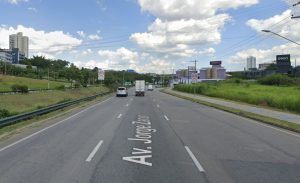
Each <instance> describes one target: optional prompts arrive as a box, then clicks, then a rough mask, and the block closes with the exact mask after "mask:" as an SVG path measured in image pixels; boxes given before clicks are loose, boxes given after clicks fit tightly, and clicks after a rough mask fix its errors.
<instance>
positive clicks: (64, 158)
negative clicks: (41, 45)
mask: <svg viewBox="0 0 300 183" xmlns="http://www.w3.org/2000/svg"><path fill="white" fill-rule="evenodd" d="M129 94H131V95H130V96H129V97H125V98H116V97H113V98H111V99H109V100H107V101H104V102H101V103H99V104H97V105H95V106H92V107H90V108H88V109H86V110H83V111H81V112H79V113H77V114H75V115H74V116H71V117H68V118H66V119H64V120H62V121H59V122H57V123H54V124H53V125H51V126H48V127H46V128H44V129H41V130H40V131H37V132H35V133H33V134H31V135H29V136H26V137H24V138H21V139H19V140H17V141H15V142H14V143H12V144H10V145H9V146H3V147H0V162H1V163H0V182H1V183H23V182H24V183H28V182H30V183H38V182H41V183H48V182H49V183H50V182H51V183H64V182H66V183H69V182H79V183H85V182H87V183H88V182H101V183H119V182H120V183H121V182H122V183H134V182H137V183H140V182H143V183H148V182H149V183H150V182H151V183H158V182H159V183H160V182H162V183H165V182H166V183H169V182H170V183H176V182H178V183H194V182H197V183H207V182H210V183H215V182H219V183H227V182H228V183H234V182H237V183H239V182H241V183H248V182H249V183H254V182H255V183H269V182H270V183H282V182H286V183H294V182H295V183H296V182H297V183H299V182H300V173H299V172H300V136H299V134H295V133H293V132H288V131H285V130H281V129H278V128H275V127H271V126H268V125H264V124H261V123H258V122H255V121H252V120H249V119H245V118H241V117H239V116H235V115H232V114H229V113H225V112H222V111H218V110H215V109H213V108H209V107H206V106H202V105H199V104H195V103H192V102H189V101H186V100H183V99H179V98H176V97H173V96H169V95H167V94H163V93H160V92H158V91H151V92H147V93H146V96H145V97H135V96H133V95H132V94H133V92H132V91H131V92H130V93H129Z"/></svg>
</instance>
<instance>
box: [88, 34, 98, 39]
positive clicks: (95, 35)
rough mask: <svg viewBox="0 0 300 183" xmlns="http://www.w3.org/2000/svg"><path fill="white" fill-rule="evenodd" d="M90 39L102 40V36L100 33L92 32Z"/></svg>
mask: <svg viewBox="0 0 300 183" xmlns="http://www.w3.org/2000/svg"><path fill="white" fill-rule="evenodd" d="M89 39H90V40H100V39H101V37H100V36H99V35H98V34H91V35H89Z"/></svg>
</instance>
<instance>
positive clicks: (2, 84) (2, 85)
mask: <svg viewBox="0 0 300 183" xmlns="http://www.w3.org/2000/svg"><path fill="white" fill-rule="evenodd" d="M16 84H18V85H26V86H28V88H29V89H31V90H42V89H48V80H43V79H31V78H25V77H16V76H7V75H0V92H10V91H12V89H11V86H13V85H16ZM49 84H50V85H49V86H50V89H55V88H57V87H60V86H68V87H69V86H70V83H67V82H59V81H49Z"/></svg>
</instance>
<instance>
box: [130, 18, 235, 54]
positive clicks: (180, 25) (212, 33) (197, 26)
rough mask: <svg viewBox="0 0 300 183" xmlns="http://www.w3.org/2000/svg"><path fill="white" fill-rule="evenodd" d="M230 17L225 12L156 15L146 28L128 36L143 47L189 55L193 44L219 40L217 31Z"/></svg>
mask: <svg viewBox="0 0 300 183" xmlns="http://www.w3.org/2000/svg"><path fill="white" fill-rule="evenodd" d="M229 20H230V17H229V15H227V14H220V15H216V16H214V17H213V18H207V19H201V20H195V19H189V20H183V19H182V20H174V21H162V20H160V19H156V20H155V22H154V23H152V24H151V25H150V26H149V27H148V32H146V33H135V34H132V35H131V37H130V39H131V40H132V41H134V42H135V43H137V44H138V45H139V46H140V47H142V48H143V49H147V50H151V51H154V52H159V53H168V54H171V55H172V54H173V55H182V56H186V57H190V56H193V55H194V54H196V51H195V50H194V49H193V48H192V47H193V46H195V45H205V44H218V43H220V41H221V32H220V31H221V29H222V28H223V26H224V24H225V23H226V22H227V21H229Z"/></svg>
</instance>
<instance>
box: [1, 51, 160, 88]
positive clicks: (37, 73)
mask: <svg viewBox="0 0 300 183" xmlns="http://www.w3.org/2000/svg"><path fill="white" fill-rule="evenodd" d="M21 64H23V65H26V68H21V67H16V66H14V65H12V64H5V63H4V62H0V73H2V74H7V75H13V76H20V77H29V78H34V79H50V80H55V81H68V82H70V83H72V84H74V85H77V86H78V85H81V86H88V85H94V84H100V83H103V84H105V85H106V86H110V87H117V86H121V85H123V84H124V83H123V82H131V83H133V82H134V81H135V80H138V79H142V80H145V81H146V82H149V83H156V82H158V81H159V80H160V76H153V75H150V74H139V73H130V72H126V71H106V72H105V80H104V81H99V80H98V68H97V67H94V68H93V69H87V68H83V67H82V68H78V67H76V66H75V65H74V64H73V63H70V62H68V61H66V60H61V59H47V58H45V57H43V56H33V57H32V58H27V59H25V60H24V61H22V62H21Z"/></svg>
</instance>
